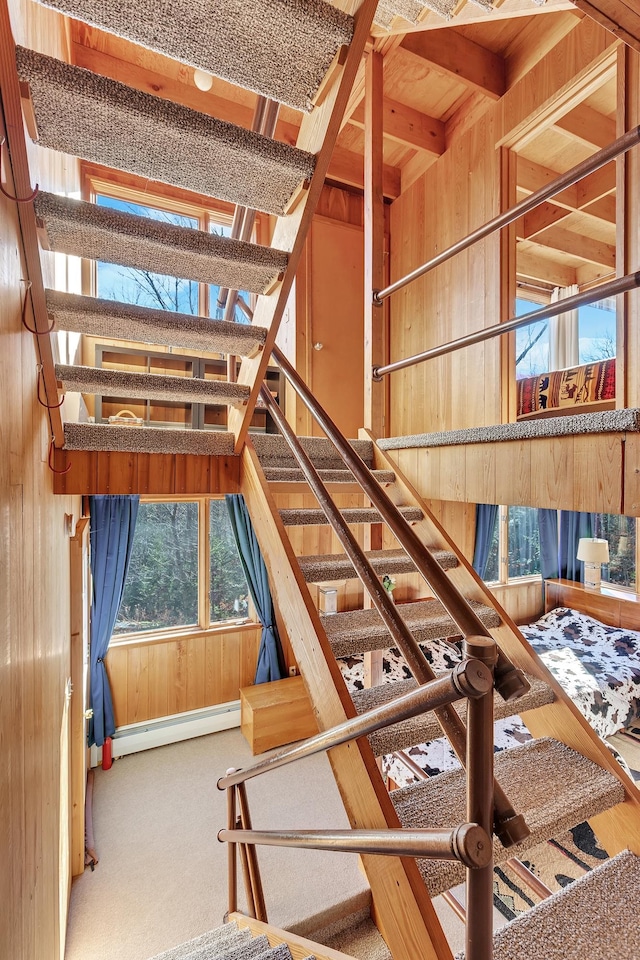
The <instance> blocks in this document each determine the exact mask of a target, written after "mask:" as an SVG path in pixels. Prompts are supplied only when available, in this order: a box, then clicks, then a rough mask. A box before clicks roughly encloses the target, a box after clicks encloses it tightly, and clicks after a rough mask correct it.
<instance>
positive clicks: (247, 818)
mask: <svg viewBox="0 0 640 960" xmlns="http://www.w3.org/2000/svg"><path fill="white" fill-rule="evenodd" d="M231 789H232V790H233V789H234V788H233V787H232V788H231ZM235 789H236V790H237V792H238V807H239V809H240V817H239V819H240V823H241V824H242V832H244V833H250V832H251V814H250V813H249V799H248V797H247V788H246V786H245V784H244V783H239V784H238V786H237V787H236V788H235ZM244 846H245V848H246V857H247V874H248V879H249V883H250V885H251V896H252V898H253V904H254V910H255V912H254V916H255V918H256V920H261V921H262V922H263V923H268V918H267V910H266V907H265V903H264V891H263V888H262V878H261V876H260V867H259V866H258V856H257V854H256V848H255V844H253V843H251V841H246V842H245V844H244Z"/></svg>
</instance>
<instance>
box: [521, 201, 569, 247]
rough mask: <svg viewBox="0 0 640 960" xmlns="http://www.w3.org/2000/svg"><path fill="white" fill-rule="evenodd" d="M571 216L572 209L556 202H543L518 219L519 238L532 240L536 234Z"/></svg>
mask: <svg viewBox="0 0 640 960" xmlns="http://www.w3.org/2000/svg"><path fill="white" fill-rule="evenodd" d="M570 216H571V211H570V210H566V209H565V208H564V207H559V206H557V205H556V204H555V203H541V204H540V206H539V207H536V209H535V210H532V211H531V213H527V214H525V216H524V217H521V218H520V219H519V220H518V221H516V237H517V238H518V240H532V239H533V238H534V237H535V236H537V235H538V234H539V233H541V232H542V231H543V230H546V229H547V228H548V227H551V226H553V224H554V223H559V222H560V221H561V220H565V219H566V218H567V217H570Z"/></svg>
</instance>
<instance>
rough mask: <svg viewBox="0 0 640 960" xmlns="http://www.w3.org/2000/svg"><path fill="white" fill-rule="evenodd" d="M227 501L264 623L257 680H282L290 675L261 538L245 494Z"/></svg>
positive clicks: (249, 580)
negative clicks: (260, 542)
mask: <svg viewBox="0 0 640 960" xmlns="http://www.w3.org/2000/svg"><path fill="white" fill-rule="evenodd" d="M225 501H226V504H227V509H228V511H229V519H230V521H231V527H232V530H233V534H234V536H235V539H236V543H237V545H238V553H239V554H240V560H241V561H242V566H243V569H244V573H245V577H246V578H247V585H248V587H249V592H250V594H251V599H252V600H253V605H254V606H255V608H256V613H257V614H258V619H259V620H260V623H261V624H262V637H261V640H260V649H259V651H258V664H257V667H256V676H255V683H267V682H268V681H269V680H282V679H283V678H284V677H286V675H287V668H286V664H285V662H284V654H283V652H282V644H281V643H280V637H279V636H278V628H277V626H276V621H275V614H274V609H273V600H272V598H271V591H270V589H269V578H268V576H267V568H266V566H265V563H264V560H263V558H262V554H261V552H260V546H259V544H258V538H257V537H256V535H255V532H254V529H253V525H252V523H251V517H250V516H249V511H248V510H247V506H246V504H245V502H244V497H243V496H242V495H241V494H235V493H228V494H227V495H226V496H225Z"/></svg>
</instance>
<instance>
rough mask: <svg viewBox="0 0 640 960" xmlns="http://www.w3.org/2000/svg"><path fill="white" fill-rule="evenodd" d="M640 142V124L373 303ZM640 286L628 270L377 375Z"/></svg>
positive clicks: (377, 293)
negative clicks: (614, 277)
mask: <svg viewBox="0 0 640 960" xmlns="http://www.w3.org/2000/svg"><path fill="white" fill-rule="evenodd" d="M638 143H640V126H637V127H634V128H633V129H632V130H629V131H627V132H626V133H624V134H623V135H622V136H621V137H618V139H617V140H614V141H613V143H610V144H609V146H607V147H604V148H603V149H602V150H598V151H597V152H596V153H594V154H593V155H592V156H591V157H588V158H587V159H586V160H583V161H582V162H581V163H578V164H576V166H574V167H572V168H571V169H570V170H567V172H566V173H563V174H560V175H559V176H558V177H556V178H554V179H553V180H552V181H551V182H550V183H548V184H547V185H546V186H544V187H541V188H540V190H536V191H535V192H534V193H532V194H530V195H529V196H528V197H526V198H525V199H524V200H521V201H520V203H516V204H515V205H514V206H513V207H510V208H509V209H508V210H506V211H505V212H504V213H501V214H499V215H498V216H497V217H494V218H493V219H492V220H489V221H487V223H485V224H483V226H481V227H478V229H477V230H473V231H472V232H471V233H470V234H468V235H467V236H466V237H464V238H463V239H461V240H458V241H457V242H456V243H454V244H452V245H451V246H450V247H447V249H446V250H443V251H442V252H441V253H439V254H437V255H436V256H435V257H432V258H431V260H427V262H426V263H423V264H422V265H421V266H419V267H416V269H415V270H412V271H411V273H408V274H406V276H404V277H401V278H400V279H399V280H396V281H394V283H391V284H389V286H387V287H385V288H384V289H383V290H374V291H373V293H372V299H373V303H374V304H375V305H377V306H381V305H382V304H383V302H384V301H385V300H386V299H387V298H388V297H390V296H391V295H392V294H394V293H396V292H397V291H398V290H402V288H403V287H406V286H407V285H408V284H410V283H413V281H414V280H417V279H418V278H419V277H423V276H424V275H425V274H427V273H429V272H430V271H431V270H434V269H435V268H436V267H438V266H440V264H442V263H446V261H447V260H450V259H451V258H452V257H455V256H456V254H458V253H461V252H462V251H463V250H468V249H469V247H471V246H473V245H474V244H475V243H478V241H480V240H484V239H485V238H486V237H488V236H490V235H491V234H492V233H495V232H496V231H497V230H500V229H502V227H506V226H509V224H511V223H514V222H515V221H516V220H518V219H519V218H520V217H522V216H524V215H525V214H526V213H529V212H530V211H531V210H534V209H535V208H536V207H537V206H539V205H540V204H541V203H544V202H545V201H546V200H549V199H550V198H551V197H554V196H556V194H558V193H561V191H562V190H565V189H566V188H567V187H571V186H573V185H574V184H576V183H578V182H579V181H580V180H582V179H583V178H584V177H586V176H587V175H588V174H591V173H594V172H595V171H596V170H599V169H600V168H601V167H604V166H605V165H606V164H607V163H610V162H611V161H612V160H615V159H616V157H620V156H622V155H623V154H624V153H627V152H628V151H629V150H631V149H632V148H633V147H635V146H637V145H638ZM638 286H640V272H638V273H633V274H628V275H627V276H625V277H621V278H618V279H616V280H613V281H611V282H609V283H603V284H599V285H598V286H597V287H594V288H592V289H591V290H590V291H587V292H585V293H582V294H578V295H577V296H575V297H570V298H567V299H566V300H562V301H560V302H559V303H556V304H551V305H550V306H548V307H544V308H541V309H540V310H534V311H532V312H531V313H528V314H525V315H523V316H522V317H512V318H511V319H510V320H508V321H506V322H505V323H501V324H496V325H494V326H492V327H486V328H485V329H483V330H478V331H476V332H475V333H471V334H468V335H467V336H465V337H459V338H458V339H457V340H451V341H450V342H448V343H445V344H442V345H440V346H437V347H433V348H432V349H430V350H425V351H423V352H422V353H417V354H414V355H413V356H411V357H404V358H403V359H402V360H396V361H394V362H393V363H387V364H384V365H378V366H374V367H373V368H372V376H373V379H374V380H377V381H379V380H381V379H382V377H384V376H387V375H388V374H390V373H394V372H395V371H397V370H403V369H405V368H406V367H411V366H414V365H415V364H417V363H424V361H425V360H431V359H433V358H434V357H441V356H443V355H444V354H448V353H453V352H454V351H455V350H460V349H461V348H462V347H468V346H471V345H472V344H474V343H480V342H482V341H484V340H490V339H492V338H493V337H499V336H503V335H504V334H507V333H511V332H512V331H513V330H517V329H519V328H520V327H524V326H528V325H529V324H530V323H534V322H536V321H537V320H547V319H550V318H551V317H556V316H558V315H559V314H561V313H564V312H566V311H567V310H573V309H577V308H578V307H580V306H585V305H587V304H589V303H594V302H595V301H596V300H601V299H603V298H605V297H611V296H616V295H617V294H619V293H626V292H627V291H628V290H632V289H634V288H636V287H638Z"/></svg>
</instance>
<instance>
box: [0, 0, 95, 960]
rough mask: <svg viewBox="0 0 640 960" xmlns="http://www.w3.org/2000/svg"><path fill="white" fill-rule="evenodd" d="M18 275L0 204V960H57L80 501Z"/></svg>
mask: <svg viewBox="0 0 640 960" xmlns="http://www.w3.org/2000/svg"><path fill="white" fill-rule="evenodd" d="M10 8H11V15H12V21H13V26H14V31H15V34H16V39H17V41H18V42H22V43H27V44H31V45H33V46H35V47H36V48H38V49H40V50H42V51H43V52H46V53H51V54H54V55H55V54H57V55H59V56H63V55H64V48H65V35H64V31H63V30H62V29H61V23H62V20H61V18H60V16H59V15H58V14H54V13H52V12H50V11H47V10H44V9H43V8H41V7H37V5H35V4H32V3H27V2H26V0H15V2H12V3H11V4H10ZM31 156H32V178H33V181H34V182H35V181H38V182H39V183H40V184H41V186H42V187H43V188H45V189H49V190H51V189H58V190H72V189H77V186H78V179H77V170H76V167H75V164H74V163H73V162H72V161H71V160H69V158H63V157H57V158H54V157H53V156H52V155H45V154H44V152H43V151H37V150H36V149H35V148H34V149H33V150H32V151H31ZM10 186H11V183H9V187H10ZM50 267H51V264H50V263H49V268H50ZM25 275H26V274H25V267H24V263H23V261H22V256H21V245H20V234H19V228H18V222H17V215H16V208H15V204H13V203H10V202H8V201H7V200H5V199H4V198H2V197H0V338H1V349H0V405H1V408H2V417H0V451H1V454H0V536H1V538H2V547H1V549H0V556H1V558H2V560H1V561H0V562H1V564H2V590H1V591H0V624H1V626H0V645H1V649H0V665H1V666H0V671H1V673H0V689H1V691H2V693H1V695H0V758H1V759H0V767H1V774H0V810H1V811H2V816H1V817H0V862H2V870H1V871H0V902H2V917H3V919H2V922H1V923H0V956H2V957H6V958H7V960H9V958H11V960H34V958H36V957H43V958H44V957H46V958H47V960H49V958H51V960H60V956H61V953H62V950H63V947H62V944H63V943H64V929H65V925H66V903H67V897H68V889H69V869H68V868H69V857H68V853H69V821H68V800H69V796H68V790H67V789H66V784H67V783H68V771H67V769H66V768H65V769H64V771H62V767H63V765H64V761H65V757H67V754H68V748H69V743H68V722H67V720H66V719H65V718H68V710H67V711H66V712H65V706H66V700H65V693H66V683H67V679H68V677H69V675H70V663H69V656H70V620H69V557H70V554H69V549H70V548H69V539H68V537H67V535H66V533H65V525H64V517H65V513H66V514H74V515H75V517H78V515H79V512H80V500H79V498H78V497H70V496H67V497H55V496H54V494H53V475H52V474H51V473H50V471H49V469H48V467H47V453H48V445H49V423H48V416H47V413H46V411H45V410H44V408H42V407H41V406H39V405H38V403H37V400H36V352H35V349H34V340H33V337H32V336H31V334H29V333H27V332H26V331H25V330H23V328H22V326H21V322H20V312H21V298H22V296H23V295H24V284H23V283H22V278H24V277H25ZM67 759H68V757H67ZM61 797H62V800H61Z"/></svg>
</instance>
